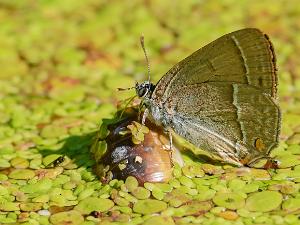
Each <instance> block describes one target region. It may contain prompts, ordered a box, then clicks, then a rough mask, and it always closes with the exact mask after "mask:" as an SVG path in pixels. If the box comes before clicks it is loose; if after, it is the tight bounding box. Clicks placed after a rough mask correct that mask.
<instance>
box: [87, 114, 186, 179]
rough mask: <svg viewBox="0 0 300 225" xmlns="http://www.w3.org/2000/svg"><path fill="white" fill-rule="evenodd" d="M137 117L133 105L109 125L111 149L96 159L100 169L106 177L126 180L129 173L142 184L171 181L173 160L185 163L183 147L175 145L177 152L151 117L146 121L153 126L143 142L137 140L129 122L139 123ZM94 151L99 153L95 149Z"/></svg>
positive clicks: (97, 168) (107, 138)
mask: <svg viewBox="0 0 300 225" xmlns="http://www.w3.org/2000/svg"><path fill="white" fill-rule="evenodd" d="M136 121H138V112H137V110H136V109H134V108H129V109H127V110H126V111H125V112H124V113H123V114H122V119H121V120H119V121H117V122H115V123H111V124H109V125H107V130H108V131H109V134H108V135H107V136H106V137H105V138H104V139H103V140H104V141H105V142H106V148H107V149H106V151H105V153H104V154H103V155H102V157H100V158H99V159H98V160H96V161H97V166H96V173H97V174H98V175H99V176H100V177H102V179H103V180H104V181H106V180H110V179H115V178H116V179H122V180H125V179H126V178H127V177H128V176H134V177H136V178H137V180H138V182H139V183H140V184H143V183H145V182H167V181H168V180H170V178H171V177H172V167H173V163H174V162H179V163H180V164H182V163H183V160H182V158H181V156H180V153H179V151H178V150H177V148H175V146H173V152H172V151H170V150H169V138H168V136H167V134H165V133H164V131H163V129H162V128H161V127H158V126H156V125H155V124H153V123H151V122H150V121H148V120H146V124H145V125H146V126H147V127H148V128H149V131H148V133H144V137H143V140H142V141H141V142H140V143H138V144H134V143H133V138H132V136H133V135H134V134H133V132H132V130H129V129H128V126H132V124H136ZM141 126H142V125H141ZM100 130H101V129H100ZM99 132H100V131H99ZM97 141H99V140H96V142H97ZM94 146H95V144H94ZM92 152H94V154H95V149H92Z"/></svg>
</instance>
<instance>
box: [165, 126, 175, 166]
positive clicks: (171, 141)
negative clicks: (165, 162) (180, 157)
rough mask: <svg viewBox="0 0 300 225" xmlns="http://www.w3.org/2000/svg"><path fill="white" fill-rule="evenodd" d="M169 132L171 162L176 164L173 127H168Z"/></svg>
mask: <svg viewBox="0 0 300 225" xmlns="http://www.w3.org/2000/svg"><path fill="white" fill-rule="evenodd" d="M167 132H168V134H169V141H170V142H169V149H168V150H169V154H170V159H171V164H172V166H174V160H173V137H172V131H171V128H167Z"/></svg>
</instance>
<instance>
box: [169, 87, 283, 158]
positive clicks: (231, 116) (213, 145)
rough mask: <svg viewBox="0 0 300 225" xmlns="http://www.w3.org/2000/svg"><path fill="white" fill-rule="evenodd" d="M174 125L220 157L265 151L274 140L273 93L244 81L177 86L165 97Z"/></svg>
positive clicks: (277, 119)
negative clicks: (263, 91) (178, 87)
mask: <svg viewBox="0 0 300 225" xmlns="http://www.w3.org/2000/svg"><path fill="white" fill-rule="evenodd" d="M165 108H166V109H167V110H168V115H169V116H170V117H169V121H170V124H169V126H170V127H172V128H173V129H174V131H175V132H176V133H177V134H179V135H181V136H182V137H184V138H185V139H186V140H188V141H189V142H191V143H192V144H194V145H196V146H197V147H200V148H202V149H204V150H207V151H209V152H211V153H214V154H216V155H218V156H220V157H221V158H223V160H224V161H228V162H231V163H235V164H239V163H240V161H241V160H242V159H243V160H244V163H247V162H250V161H253V160H254V159H256V158H258V157H261V156H266V155H267V154H268V152H269V151H270V150H271V149H272V148H273V147H274V146H275V145H277V143H278V135H279V127H280V110H279V107H278V105H277V104H276V102H274V100H273V98H272V97H270V96H269V95H268V94H265V93H262V92H261V91H260V90H259V89H258V88H256V87H253V86H250V85H245V84H228V83H222V82H210V83H202V84H195V85H187V86H183V87H181V88H180V89H178V90H177V92H174V93H173V94H172V96H171V97H169V98H168V100H167V102H166V103H165Z"/></svg>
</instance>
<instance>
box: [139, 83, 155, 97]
mask: <svg viewBox="0 0 300 225" xmlns="http://www.w3.org/2000/svg"><path fill="white" fill-rule="evenodd" d="M154 88H155V85H154V84H152V83H151V82H150V81H144V82H143V83H140V84H139V83H136V84H135V91H136V94H137V95H138V96H139V97H140V98H147V97H148V98H150V96H151V94H152V92H153V91H154Z"/></svg>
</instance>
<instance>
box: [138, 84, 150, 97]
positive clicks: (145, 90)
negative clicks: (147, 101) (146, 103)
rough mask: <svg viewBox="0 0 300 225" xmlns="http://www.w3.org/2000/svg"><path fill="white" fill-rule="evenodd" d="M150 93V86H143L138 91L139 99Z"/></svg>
mask: <svg viewBox="0 0 300 225" xmlns="http://www.w3.org/2000/svg"><path fill="white" fill-rule="evenodd" d="M148 91H149V88H148V86H141V87H139V88H138V89H137V94H138V96H139V97H144V96H145V95H146V94H147V93H148Z"/></svg>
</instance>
